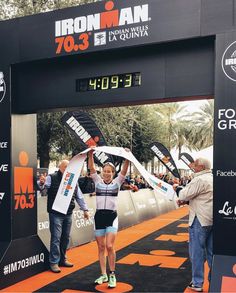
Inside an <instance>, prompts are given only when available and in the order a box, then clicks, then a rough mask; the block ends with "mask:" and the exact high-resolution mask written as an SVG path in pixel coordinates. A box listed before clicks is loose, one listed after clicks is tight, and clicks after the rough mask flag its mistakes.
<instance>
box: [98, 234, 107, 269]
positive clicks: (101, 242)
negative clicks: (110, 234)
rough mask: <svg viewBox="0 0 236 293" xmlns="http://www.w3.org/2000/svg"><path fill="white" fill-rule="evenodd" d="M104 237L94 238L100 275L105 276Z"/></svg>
mask: <svg viewBox="0 0 236 293" xmlns="http://www.w3.org/2000/svg"><path fill="white" fill-rule="evenodd" d="M105 239H106V238H105V235H103V236H96V241H97V246H98V257H99V262H100V268H101V273H102V274H106V255H105V248H106V244H105Z"/></svg>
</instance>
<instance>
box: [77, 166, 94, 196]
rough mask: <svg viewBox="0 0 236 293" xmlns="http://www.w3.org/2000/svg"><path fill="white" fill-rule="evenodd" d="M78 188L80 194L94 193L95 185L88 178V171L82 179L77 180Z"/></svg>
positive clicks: (89, 177)
mask: <svg viewBox="0 0 236 293" xmlns="http://www.w3.org/2000/svg"><path fill="white" fill-rule="evenodd" d="M79 187H80V189H81V191H82V193H90V195H93V193H94V192H95V184H94V182H93V179H92V178H91V176H90V170H88V172H87V174H86V175H85V176H84V177H80V178H79Z"/></svg>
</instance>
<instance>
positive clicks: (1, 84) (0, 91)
mask: <svg viewBox="0 0 236 293" xmlns="http://www.w3.org/2000/svg"><path fill="white" fill-rule="evenodd" d="M5 94H6V83H5V81H4V74H3V72H2V71H0V103H1V102H2V101H3V99H4V97H5Z"/></svg>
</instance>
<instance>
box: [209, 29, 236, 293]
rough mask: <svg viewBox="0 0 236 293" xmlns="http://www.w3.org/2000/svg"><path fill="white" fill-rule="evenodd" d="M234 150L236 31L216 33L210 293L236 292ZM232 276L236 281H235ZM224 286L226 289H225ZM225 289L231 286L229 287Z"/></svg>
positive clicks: (235, 179)
mask: <svg viewBox="0 0 236 293" xmlns="http://www.w3.org/2000/svg"><path fill="white" fill-rule="evenodd" d="M235 149H236V31H233V32H231V33H228V34H222V35H217V36H216V68H215V136H214V230H213V231H214V238H213V239H214V247H213V251H214V261H213V270H212V281H211V286H210V291H211V292H229V291H230V292H236V282H235V272H236V270H235V263H236V250H235V247H236V233H235V231H236V196H235V194H236V192H235V185H236V152H235ZM229 256H230V257H229ZM232 279H233V280H234V282H232ZM230 280H231V281H230ZM230 284H231V285H230ZM233 284H234V285H233ZM232 286H233V287H232ZM222 288H224V291H223V289H222ZM226 288H228V289H227V290H226ZM229 289H230V290H229Z"/></svg>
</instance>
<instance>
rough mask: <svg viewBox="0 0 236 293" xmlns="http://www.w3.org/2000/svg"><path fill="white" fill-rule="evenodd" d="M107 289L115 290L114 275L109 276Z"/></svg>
mask: <svg viewBox="0 0 236 293" xmlns="http://www.w3.org/2000/svg"><path fill="white" fill-rule="evenodd" d="M108 287H109V288H115V287H116V275H115V274H110V275H109V282H108Z"/></svg>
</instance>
